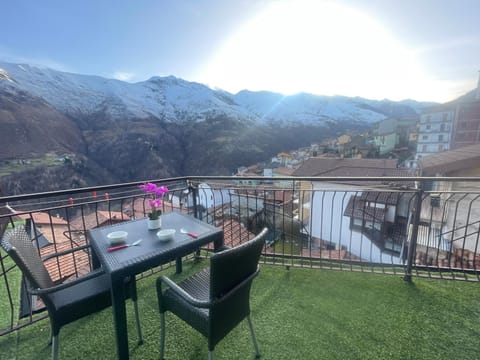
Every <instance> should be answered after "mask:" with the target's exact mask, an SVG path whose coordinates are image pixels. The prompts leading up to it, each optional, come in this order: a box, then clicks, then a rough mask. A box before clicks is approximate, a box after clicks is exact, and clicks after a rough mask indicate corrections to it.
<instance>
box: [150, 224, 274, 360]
mask: <svg viewBox="0 0 480 360" xmlns="http://www.w3.org/2000/svg"><path fill="white" fill-rule="evenodd" d="M267 231H268V230H267V229H266V228H265V229H263V230H262V232H261V233H260V234H258V235H257V236H256V237H255V238H253V239H252V240H250V241H248V242H246V243H244V244H241V245H239V246H237V247H235V248H231V249H228V248H227V249H226V250H224V251H221V252H217V253H215V254H213V255H212V257H211V258H210V268H206V269H203V270H201V271H200V272H198V273H196V274H194V275H192V276H191V277H189V278H187V279H185V280H183V281H182V282H180V283H179V284H178V285H177V284H176V283H174V282H173V281H172V280H170V279H169V278H168V277H166V276H161V277H159V278H158V280H157V294H158V302H159V310H160V326H161V334H160V359H162V360H163V354H164V347H165V312H166V311H171V312H172V313H174V314H175V315H177V316H178V317H179V318H181V319H182V320H184V321H185V322H186V323H188V324H189V325H190V326H192V327H193V328H194V329H196V330H197V331H199V332H200V333H201V334H203V335H204V336H205V337H206V338H207V339H208V350H209V352H208V358H209V359H210V360H211V359H213V351H214V348H215V345H216V344H217V343H218V342H219V341H220V340H222V339H223V338H224V337H225V336H226V335H227V334H228V333H229V332H230V331H231V330H233V329H234V328H235V327H236V326H237V325H238V324H239V323H240V322H241V321H242V320H243V319H245V318H247V319H248V324H249V326H250V331H251V333H252V339H253V344H254V347H255V352H256V357H257V358H258V357H260V353H259V351H258V344H257V340H256V338H255V332H254V331H253V325H252V320H251V318H250V288H251V285H252V281H253V279H254V277H255V276H256V275H257V274H258V272H259V267H258V262H259V259H260V254H261V252H262V249H263V247H264V244H265V235H266V233H267ZM162 283H165V284H167V285H168V286H169V288H168V289H166V290H165V291H162Z"/></svg>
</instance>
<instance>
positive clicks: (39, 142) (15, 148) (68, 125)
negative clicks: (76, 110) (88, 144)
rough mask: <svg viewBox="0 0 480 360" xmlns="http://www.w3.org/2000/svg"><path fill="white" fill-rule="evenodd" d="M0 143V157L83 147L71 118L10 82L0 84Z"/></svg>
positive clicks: (73, 149) (64, 150)
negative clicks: (1, 85)
mask: <svg viewBox="0 0 480 360" xmlns="http://www.w3.org/2000/svg"><path fill="white" fill-rule="evenodd" d="M0 81H1V80H0ZM0 144H2V145H1V146H0V154H1V156H0V160H2V159H6V158H15V157H16V158H23V157H25V156H29V155H31V154H44V153H46V152H49V151H54V152H57V153H71V152H83V151H84V143H83V140H82V134H81V132H80V130H79V128H78V127H77V125H76V123H75V122H74V121H72V120H71V119H69V118H68V117H66V116H65V115H64V114H62V113H61V112H59V111H58V110H56V109H55V108H53V107H52V106H51V105H50V104H48V103H47V102H46V101H45V100H44V99H42V98H39V97H35V96H33V95H31V94H29V93H28V92H26V91H24V90H21V89H18V87H17V86H16V85H15V84H14V83H12V82H10V83H9V84H5V85H4V86H3V87H2V88H0Z"/></svg>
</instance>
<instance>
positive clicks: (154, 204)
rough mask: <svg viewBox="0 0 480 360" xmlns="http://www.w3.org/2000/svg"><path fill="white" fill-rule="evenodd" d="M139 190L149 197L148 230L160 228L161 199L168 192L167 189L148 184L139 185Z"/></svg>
mask: <svg viewBox="0 0 480 360" xmlns="http://www.w3.org/2000/svg"><path fill="white" fill-rule="evenodd" d="M140 189H141V190H143V191H145V193H147V195H148V196H149V199H148V206H149V207H150V212H149V213H148V228H149V229H150V230H155V229H159V228H161V227H162V217H161V215H162V202H163V200H162V199H163V196H164V195H165V194H166V193H167V192H168V188H167V187H166V186H157V185H156V184H154V183H148V184H143V185H140Z"/></svg>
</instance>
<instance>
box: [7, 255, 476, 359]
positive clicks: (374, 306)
mask: <svg viewBox="0 0 480 360" xmlns="http://www.w3.org/2000/svg"><path fill="white" fill-rule="evenodd" d="M206 264H207V263H206V261H201V262H200V263H197V264H193V263H192V262H190V263H186V264H185V265H184V273H183V274H182V275H180V276H178V275H172V274H173V270H168V271H167V274H168V275H169V276H171V277H172V279H174V280H175V281H178V280H179V279H180V278H182V277H184V276H187V275H188V274H191V273H192V272H194V271H197V270H198V269H200V268H201V267H203V266H206ZM478 286H479V284H477V283H466V282H453V281H446V280H427V279H416V278H414V281H413V284H409V283H406V282H405V281H404V280H403V279H402V278H401V277H400V276H389V275H379V274H367V273H350V272H337V271H328V270H315V269H299V268H290V270H286V269H285V268H284V267H281V266H268V265H262V266H261V273H260V275H259V277H258V278H257V279H256V280H255V282H254V285H253V288H252V303H251V306H252V320H253V323H254V327H255V330H256V333H257V339H258V342H259V346H260V351H261V353H262V358H263V359H289V360H290V359H478V358H479V356H480V355H479V354H480V290H479V288H478ZM138 287H139V297H140V299H139V307H140V312H141V321H142V329H143V332H144V337H145V343H144V344H143V345H141V346H137V345H136V343H135V341H136V332H135V326H134V325H135V324H134V322H133V309H132V307H131V305H130V304H131V302H130V301H128V307H127V311H128V316H129V319H128V321H129V341H130V354H131V358H132V359H158V344H159V335H160V332H159V316H158V310H157V300H156V293H155V277H154V276H152V277H149V278H147V279H144V280H141V281H139V282H138ZM48 335H49V323H48V320H46V321H41V322H39V323H37V324H34V325H32V326H29V327H27V328H24V329H21V330H19V331H17V332H16V333H13V334H10V335H7V336H3V337H0V349H1V350H0V358H1V359H48V358H49V356H50V348H49V347H48V346H47V340H48ZM60 337H61V341H60V358H61V359H105V360H107V359H115V357H116V356H115V343H114V333H113V323H112V314H111V310H105V311H103V312H101V313H99V314H96V315H94V316H91V317H88V318H86V319H82V320H80V321H77V322H75V323H74V324H70V325H67V326H65V327H64V328H63V329H62V330H61V332H60ZM215 355H216V359H242V360H243V359H253V358H254V350H253V345H252V342H251V337H250V333H249V330H248V325H247V323H246V322H242V323H241V325H240V326H238V327H237V328H236V329H234V330H233V331H232V333H230V334H229V335H228V336H227V337H226V338H225V339H224V340H223V341H222V342H220V344H219V345H217V347H216V349H215ZM165 358H166V359H172V360H173V359H206V358H207V343H206V340H205V339H204V338H203V337H202V336H201V335H200V334H198V333H197V332H195V331H194V330H193V329H191V328H190V327H189V326H188V325H186V324H184V323H183V322H182V321H181V320H179V319H178V318H176V317H175V316H173V315H171V314H167V335H166V357H165Z"/></svg>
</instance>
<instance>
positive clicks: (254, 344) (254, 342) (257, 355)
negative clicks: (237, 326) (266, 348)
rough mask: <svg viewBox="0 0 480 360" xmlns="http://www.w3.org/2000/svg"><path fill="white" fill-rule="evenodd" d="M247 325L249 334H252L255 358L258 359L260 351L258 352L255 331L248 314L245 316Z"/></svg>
mask: <svg viewBox="0 0 480 360" xmlns="http://www.w3.org/2000/svg"><path fill="white" fill-rule="evenodd" d="M247 319H248V325H249V326H250V332H251V333H252V339H253V346H255V357H256V358H257V359H258V358H259V357H260V351H259V350H258V343H257V337H256V336H255V331H253V323H252V318H251V317H250V314H248V316H247Z"/></svg>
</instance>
